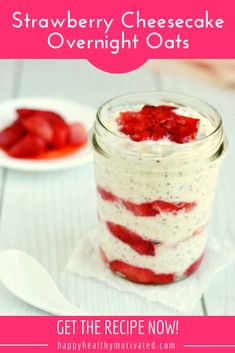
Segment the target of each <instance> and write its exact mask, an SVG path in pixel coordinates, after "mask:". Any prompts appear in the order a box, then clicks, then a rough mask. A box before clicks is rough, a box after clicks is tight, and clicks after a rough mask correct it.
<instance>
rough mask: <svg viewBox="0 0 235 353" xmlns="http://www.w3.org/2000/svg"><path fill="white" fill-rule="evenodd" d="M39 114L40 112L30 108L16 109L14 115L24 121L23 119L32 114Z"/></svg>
mask: <svg viewBox="0 0 235 353" xmlns="http://www.w3.org/2000/svg"><path fill="white" fill-rule="evenodd" d="M40 112H41V110H37V109H30V108H19V109H16V113H17V114H18V117H19V119H20V120H24V119H25V118H27V117H29V116H31V115H32V114H35V113H40Z"/></svg>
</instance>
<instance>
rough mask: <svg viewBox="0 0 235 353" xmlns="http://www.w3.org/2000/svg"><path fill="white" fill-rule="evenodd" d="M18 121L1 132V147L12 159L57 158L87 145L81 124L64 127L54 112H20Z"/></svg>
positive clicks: (28, 110)
mask: <svg viewBox="0 0 235 353" xmlns="http://www.w3.org/2000/svg"><path fill="white" fill-rule="evenodd" d="M16 113H17V119H16V120H15V121H14V122H13V123H12V125H11V126H9V127H7V128H5V129H4V130H3V131H2V132H0V147H1V148H2V149H3V150H4V151H5V152H6V153H7V154H9V155H10V156H11V157H15V158H37V159H40V158H41V159H44V158H57V157H60V156H65V155H68V154H71V153H73V152H74V151H75V150H77V149H78V148H80V147H81V146H83V145H84V144H85V143H86V142H87V132H86V130H85V128H84V127H83V125H82V124H80V123H74V124H71V125H69V124H67V123H66V121H65V120H64V119H63V117H62V116H60V115H59V114H58V113H55V112H53V111H46V110H39V109H31V108H29V109H28V108H19V109H17V110H16Z"/></svg>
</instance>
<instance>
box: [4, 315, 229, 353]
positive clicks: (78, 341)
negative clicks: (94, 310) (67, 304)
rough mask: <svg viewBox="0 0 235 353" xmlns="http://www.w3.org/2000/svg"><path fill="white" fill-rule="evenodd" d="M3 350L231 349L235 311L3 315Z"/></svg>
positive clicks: (192, 350)
mask: <svg viewBox="0 0 235 353" xmlns="http://www.w3.org/2000/svg"><path fill="white" fill-rule="evenodd" d="M0 327H1V329H0V351H1V352H24V353H27V352H35V353H36V352H38V353H41V352H45V353H46V352H50V353H53V352H89V351H91V352H92V351H95V352H135V351H136V352H145V351H150V352H151V351H152V352H155V351H161V350H162V351H174V352H188V353H191V352H215V351H216V352H231V351H235V335H234V327H235V317H233V316H229V317H218V316H211V317H193V316H192V317H173V316H167V317H160V316H159V317H158V316H149V317H148V316H135V317H134V316H123V317H121V316H118V317H114V316H111V317H108V316H100V317H99V316H93V317H90V316H88V317H82V316H80V317H77V316H70V317H66V316H62V317H59V316H57V317H51V316H43V317H36V316H30V317H22V316H17V317H13V316H8V317H6V316H2V317H0Z"/></svg>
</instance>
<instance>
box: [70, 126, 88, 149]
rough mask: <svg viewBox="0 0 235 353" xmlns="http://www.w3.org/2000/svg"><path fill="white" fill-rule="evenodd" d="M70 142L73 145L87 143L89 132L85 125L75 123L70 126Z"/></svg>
mask: <svg viewBox="0 0 235 353" xmlns="http://www.w3.org/2000/svg"><path fill="white" fill-rule="evenodd" d="M69 142H70V143H71V144H72V145H82V144H84V143H86V142H87V132H86V129H85V127H84V126H83V124H81V123H75V124H71V125H70V126H69Z"/></svg>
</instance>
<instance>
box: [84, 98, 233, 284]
mask: <svg viewBox="0 0 235 353" xmlns="http://www.w3.org/2000/svg"><path fill="white" fill-rule="evenodd" d="M90 143H91V145H92V147H93V150H94V162H95V174H96V183H97V198H98V218H99V232H98V236H99V240H98V241H99V247H100V253H101V256H102V258H103V260H104V261H105V263H106V264H107V266H109V268H110V269H111V270H112V271H113V272H115V273H117V274H118V275H121V276H123V277H125V278H126V279H129V280H131V281H134V282H138V283H143V284H163V283H171V282H174V281H177V280H180V279H183V278H185V277H187V276H189V275H190V274H192V273H193V272H194V271H195V270H196V269H197V268H198V267H199V265H200V263H201V262H202V259H203V255H204V251H205V246H206V243H207V238H208V234H207V228H208V222H209V219H210V213H211V209H212V204H213V198H214V193H215V187H216V181H217V176H218V171H219V167H220V162H221V160H222V157H223V156H224V153H225V151H226V139H225V137H224V132H223V126H222V120H221V117H220V115H219V113H218V112H217V111H216V110H215V109H214V108H213V107H211V106H209V105H208V104H206V103H205V102H203V101H200V100H197V99H195V98H192V97H188V96H183V95H182V96H181V95H176V94H168V93H165V92H162V93H161V92H151V93H137V94H132V95H126V96H122V97H118V98H114V99H112V100H110V101H108V102H106V103H105V104H104V105H103V106H101V108H100V109H99V110H98V113H97V118H96V121H95V124H94V127H93V130H92V132H91V135H90Z"/></svg>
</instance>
